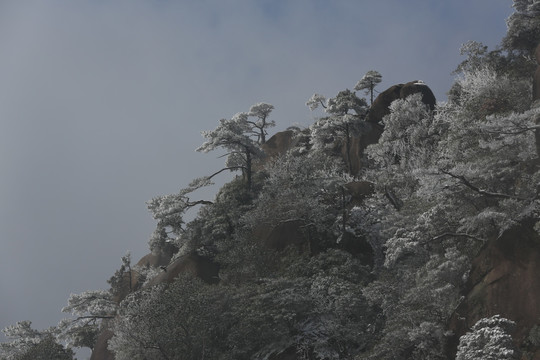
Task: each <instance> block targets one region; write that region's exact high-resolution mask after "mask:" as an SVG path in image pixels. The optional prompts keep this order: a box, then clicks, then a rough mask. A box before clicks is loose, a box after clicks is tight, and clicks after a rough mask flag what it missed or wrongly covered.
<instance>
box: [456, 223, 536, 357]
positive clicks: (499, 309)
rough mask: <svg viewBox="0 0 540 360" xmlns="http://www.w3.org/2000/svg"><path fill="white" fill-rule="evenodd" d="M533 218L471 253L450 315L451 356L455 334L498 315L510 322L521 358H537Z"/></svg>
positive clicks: (462, 332)
mask: <svg viewBox="0 0 540 360" xmlns="http://www.w3.org/2000/svg"><path fill="white" fill-rule="evenodd" d="M535 223H536V220H534V219H531V220H527V221H523V222H522V223H521V224H519V225H516V226H514V227H513V228H511V229H509V230H507V231H505V232H504V233H503V234H502V235H501V236H500V237H499V238H497V239H495V240H492V241H490V242H488V243H487V244H486V245H485V246H484V248H483V249H482V250H481V251H480V253H479V254H478V256H477V257H476V258H475V259H474V261H473V264H472V269H471V273H470V276H469V279H468V281H467V283H466V285H465V287H464V290H463V295H464V300H463V302H462V303H461V304H460V306H459V307H458V308H457V309H456V311H455V313H454V315H453V316H452V318H451V319H450V326H449V327H450V330H452V331H453V332H454V339H453V342H452V344H451V349H449V358H450V359H453V358H454V356H455V353H456V347H457V344H458V340H459V337H460V336H461V335H463V334H465V333H466V332H467V331H469V329H470V328H471V327H472V326H473V325H474V324H475V323H476V322H477V321H478V320H480V319H481V318H486V317H491V316H493V315H501V316H502V317H505V318H507V319H510V320H512V321H515V322H516V328H515V330H514V333H513V334H512V336H513V338H514V341H515V343H516V345H517V346H518V347H519V348H520V349H521V351H522V353H523V357H522V359H523V360H525V359H527V360H533V359H534V360H540V338H538V336H537V335H536V333H537V332H538V329H540V301H539V299H540V278H539V274H540V235H539V234H538V233H537V232H536V231H535V229H534V226H535Z"/></svg>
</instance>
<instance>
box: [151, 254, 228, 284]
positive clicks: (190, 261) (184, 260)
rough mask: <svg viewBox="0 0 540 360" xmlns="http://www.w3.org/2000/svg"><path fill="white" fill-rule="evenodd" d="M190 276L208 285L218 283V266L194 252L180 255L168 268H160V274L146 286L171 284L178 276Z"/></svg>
mask: <svg viewBox="0 0 540 360" xmlns="http://www.w3.org/2000/svg"><path fill="white" fill-rule="evenodd" d="M186 273H188V274H191V275H193V276H195V277H198V278H199V279H201V280H203V281H204V282H207V283H209V284H216V283H218V282H219V276H218V275H219V266H218V265H217V264H216V263H215V262H213V261H212V260H211V259H209V258H207V257H204V256H201V255H198V254H197V253H195V252H192V253H188V254H186V255H182V256H180V257H179V258H177V259H175V260H174V261H172V262H171V263H170V264H169V265H168V266H163V267H162V272H161V273H160V274H159V275H157V276H156V277H154V278H153V279H152V280H150V281H149V282H148V285H147V286H152V285H156V284H161V283H164V282H168V283H171V282H173V281H174V279H176V278H177V277H178V276H179V275H182V274H186Z"/></svg>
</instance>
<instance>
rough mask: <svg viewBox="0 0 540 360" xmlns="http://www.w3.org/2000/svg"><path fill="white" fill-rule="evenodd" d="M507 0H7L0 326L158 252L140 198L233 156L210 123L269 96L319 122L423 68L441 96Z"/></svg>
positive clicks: (43, 313) (501, 16)
mask: <svg viewBox="0 0 540 360" xmlns="http://www.w3.org/2000/svg"><path fill="white" fill-rule="evenodd" d="M511 5H512V2H511V1H510V0H451V1H449V0H407V1H403V0H377V1H375V0H371V1H363V0H335V1H331V0H288V1H285V0H251V1H249V0H238V1H226V0H213V1H210V0H197V1H167V0H159V1H158V0H154V1H151V0H115V1H112V0H111V1H103V0H92V1H91V0H79V1H65V0H58V1H56V0H39V1H37V0H36V1H32V0H23V1H0V125H1V126H0V328H3V327H5V326H7V325H9V324H12V323H14V322H15V321H18V320H25V319H28V320H32V321H33V323H34V325H35V326H36V327H37V328H44V327H48V326H50V325H54V324H56V322H57V321H58V320H59V319H60V318H61V317H62V314H61V313H60V309H61V308H62V307H63V306H64V305H65V304H66V301H67V298H68V296H69V294H70V293H71V292H82V291H84V290H88V289H99V288H107V284H106V280H107V279H108V278H109V277H110V276H111V275H112V273H113V272H114V270H115V269H116V268H118V267H119V265H120V257H121V256H122V255H124V254H125V252H126V251H127V250H131V252H132V255H133V258H134V260H135V261H137V260H138V259H139V258H140V257H141V256H143V255H144V254H145V253H147V240H148V237H149V235H150V233H151V232H152V230H153V226H154V221H153V219H152V218H151V216H150V214H149V213H148V212H147V210H146V206H145V201H146V200H149V199H150V198H152V197H153V196H157V195H164V194H168V193H173V192H176V191H178V190H179V189H180V188H182V187H184V186H186V185H187V184H188V183H189V181H190V180H191V179H193V178H195V177H198V176H202V175H205V174H209V173H212V172H213V171H215V170H217V169H218V167H219V166H220V165H221V162H222V159H216V154H212V153H210V154H199V153H195V152H194V149H195V148H196V147H197V146H199V145H200V144H201V143H202V141H203V138H202V137H201V136H200V131H201V130H209V129H212V128H214V127H215V126H216V125H217V121H218V120H219V119H220V118H230V117H231V116H232V115H234V114H235V113H236V112H239V111H247V110H248V109H249V107H250V106H251V105H252V104H254V103H256V102H260V101H264V102H269V103H271V104H273V105H274V106H275V109H276V110H275V111H274V113H273V119H274V120H276V122H277V123H278V129H276V130H279V129H284V128H286V127H288V126H289V125H292V124H293V123H300V124H304V125H307V124H309V123H310V122H311V121H312V115H311V114H310V112H309V110H308V108H307V107H306V106H305V105H304V104H305V102H306V100H307V99H308V98H309V97H310V96H311V95H312V94H313V93H314V92H318V93H322V94H325V95H328V96H333V95H335V94H336V93H337V92H338V91H339V90H342V89H345V88H352V87H353V86H354V85H355V84H356V82H357V81H358V80H359V79H360V78H361V77H362V75H363V74H364V73H365V72H367V71H368V70H372V69H374V70H378V71H379V72H380V73H381V74H382V75H383V83H382V84H381V85H380V88H379V89H380V90H383V89H385V88H387V87H389V86H391V85H393V84H395V83H400V82H407V81H411V80H416V79H421V80H424V81H425V82H426V83H427V84H428V85H429V86H430V87H431V88H432V89H433V91H434V92H435V95H436V96H437V98H438V100H444V99H445V93H446V91H447V90H448V89H449V87H450V85H451V82H452V75H451V72H452V71H453V70H454V69H455V67H456V66H457V64H458V63H459V61H460V59H461V58H460V56H459V47H460V45H461V44H462V43H464V42H466V41H467V40H478V41H481V42H484V43H485V44H486V45H490V46H494V45H496V44H497V43H498V42H499V40H500V39H501V38H502V36H503V35H504V33H505V31H506V24H505V19H506V18H507V17H508V15H509V14H510V13H511Z"/></svg>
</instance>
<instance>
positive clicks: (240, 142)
mask: <svg viewBox="0 0 540 360" xmlns="http://www.w3.org/2000/svg"><path fill="white" fill-rule="evenodd" d="M248 117H249V114H248V113H246V112H241V113H238V114H236V115H234V116H233V117H232V119H230V120H228V119H221V120H220V121H219V125H218V127H217V128H215V129H214V130H211V131H203V132H202V135H203V136H204V137H205V138H206V139H207V140H206V141H205V142H204V143H203V144H202V145H201V146H200V147H199V148H197V151H201V152H209V151H212V150H215V149H217V148H223V149H225V150H226V151H227V154H226V155H227V156H228V157H227V162H226V167H225V168H223V169H221V170H220V171H218V172H216V173H215V174H213V175H211V176H210V177H212V176H214V175H216V174H218V173H220V172H222V171H225V170H231V171H234V170H242V172H243V173H244V175H245V177H246V184H247V188H248V189H249V190H251V186H252V175H253V174H252V173H253V160H254V159H255V158H258V157H260V156H262V150H261V148H260V146H259V144H258V142H257V141H255V140H253V139H252V138H251V137H250V135H251V134H252V133H253V125H252V124H250V122H249V121H248ZM262 130H264V127H263V128H262Z"/></svg>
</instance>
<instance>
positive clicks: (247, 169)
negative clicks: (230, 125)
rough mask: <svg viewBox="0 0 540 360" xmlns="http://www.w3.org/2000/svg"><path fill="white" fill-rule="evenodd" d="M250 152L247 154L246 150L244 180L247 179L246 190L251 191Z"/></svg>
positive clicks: (247, 150)
mask: <svg viewBox="0 0 540 360" xmlns="http://www.w3.org/2000/svg"><path fill="white" fill-rule="evenodd" d="M251 172H252V170H251V152H249V149H248V148H246V179H247V189H248V190H249V191H251V183H252V179H251V175H252V174H251Z"/></svg>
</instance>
